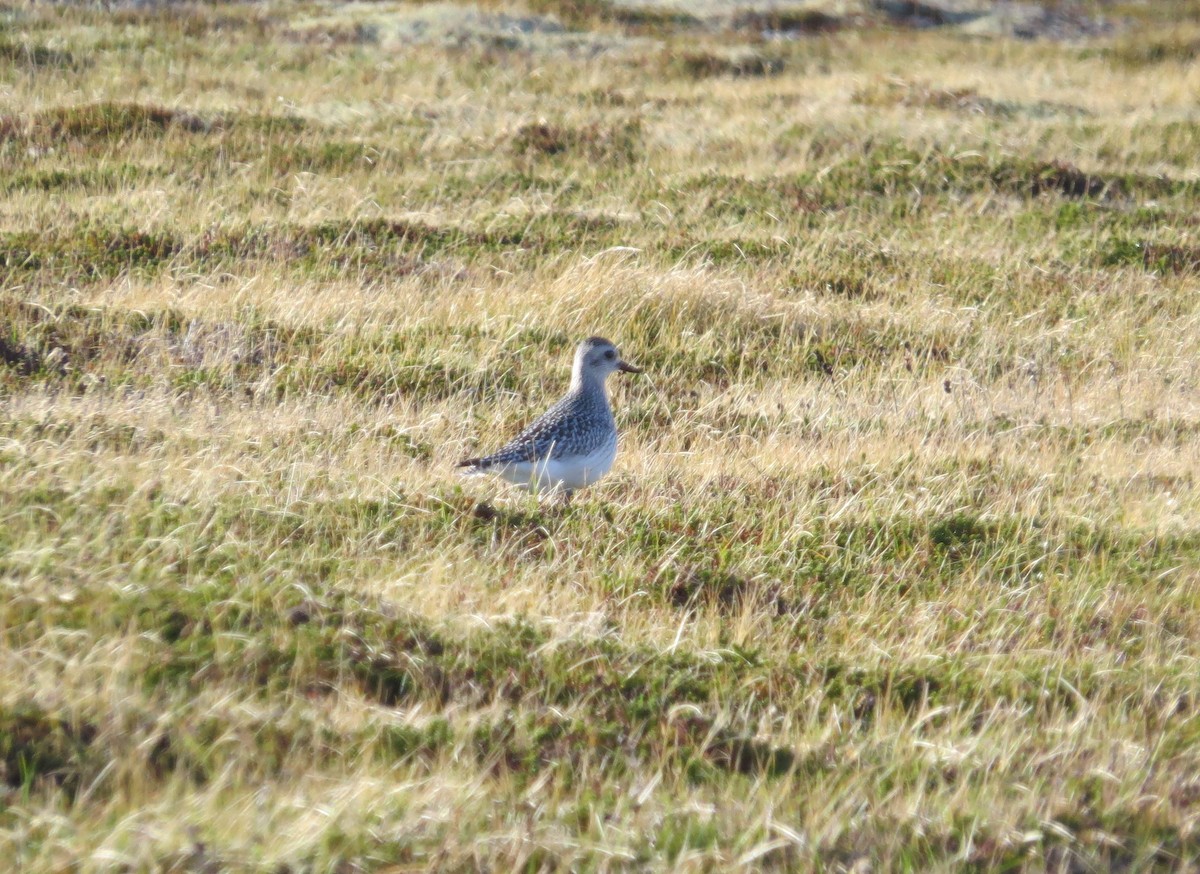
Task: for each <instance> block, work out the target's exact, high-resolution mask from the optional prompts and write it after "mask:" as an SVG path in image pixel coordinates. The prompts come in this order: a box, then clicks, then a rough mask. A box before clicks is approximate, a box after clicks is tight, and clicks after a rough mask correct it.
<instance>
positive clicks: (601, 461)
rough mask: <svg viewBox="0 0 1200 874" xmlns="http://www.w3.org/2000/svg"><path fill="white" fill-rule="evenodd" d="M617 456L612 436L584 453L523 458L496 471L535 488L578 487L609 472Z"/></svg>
mask: <svg viewBox="0 0 1200 874" xmlns="http://www.w3.org/2000/svg"><path fill="white" fill-rule="evenodd" d="M616 457H617V441H616V437H615V435H614V437H613V439H612V440H609V441H607V442H606V443H605V444H604V445H603V446H601V447H599V448H598V449H597V450H596V451H595V452H591V453H589V454H587V455H571V456H566V457H563V458H545V459H540V460H538V461H522V462H518V463H516V464H510V465H507V466H506V467H504V468H503V469H502V470H499V471H498V473H499V474H500V476H502V477H504V479H506V480H508V481H509V482H510V483H515V484H516V485H519V486H524V487H525V488H528V489H535V490H537V491H548V490H553V489H572V490H573V489H581V488H583V487H584V486H590V485H591V484H592V483H594V482H596V480H598V479H600V478H601V477H602V476H604V475H605V474H606V473H608V472H609V470H610V469H612V466H613V461H614V460H616Z"/></svg>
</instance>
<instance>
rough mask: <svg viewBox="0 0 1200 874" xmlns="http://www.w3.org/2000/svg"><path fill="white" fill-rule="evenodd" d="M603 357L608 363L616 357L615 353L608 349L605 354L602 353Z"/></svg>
mask: <svg viewBox="0 0 1200 874" xmlns="http://www.w3.org/2000/svg"><path fill="white" fill-rule="evenodd" d="M604 357H605V358H607V359H608V360H609V361H612V360H613V359H614V358H616V357H617V353H616V352H614V351H613V350H612V349H609V350H608V351H607V352H605V353H604Z"/></svg>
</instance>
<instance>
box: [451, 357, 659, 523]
mask: <svg viewBox="0 0 1200 874" xmlns="http://www.w3.org/2000/svg"><path fill="white" fill-rule="evenodd" d="M614 370H621V371H624V372H625V373H641V372H642V369H641V368H640V367H634V366H633V365H632V364H630V363H629V362H627V361H622V360H621V356H620V355H619V354H617V347H616V346H614V345H613V344H612V343H610V342H609V341H608V340H605V339H604V338H603V337H589V338H588V339H586V340H584V341H583V342H582V343H580V344H579V345H578V346H577V347H576V348H575V364H574V367H573V368H572V370H571V387H570V388H569V389H567V393H566V395H565V396H564V397H563V399H562V400H560V401H559V402H558V403H556V404H555V405H554V406H552V407H551V408H550V409H548V410H547V411H546V412H545V413H543V414H542V415H541V416H539V417H538V418H537V420H536V421H534V423H533V424H532V425H530V426H529V427H528V428H526V429H525V430H524V431H522V432H521V433H520V434H519V435H517V437H515V438H514V439H513V440H511V441H510V442H509V443H508V444H506V445H505V446H504V447H503V448H502V449H500V450H499V451H498V452H495V453H493V454H492V455H486V456H484V457H482V458H468V459H466V460H465V461H461V462H459V464H458V466H459V467H462V468H466V469H467V471H468V472H470V473H495V474H498V475H499V476H501V477H503V478H504V479H506V480H508V481H509V482H510V483H515V484H516V485H519V486H521V487H522V488H526V489H530V490H534V491H561V492H562V493H563V496H564V497H565V498H566V500H568V501H569V500H570V499H571V494H572V492H574V491H575V490H576V489H581V488H583V487H584V486H590V485H591V484H592V483H594V482H595V481H596V480H598V479H600V477H602V476H604V475H605V474H606V473H608V471H609V468H611V467H612V464H613V460H614V459H615V458H616V457H617V423H616V420H614V419H613V414H612V407H610V406H609V403H608V390H607V388H606V387H605V380H607V379H608V375H609V374H610V373H612V372H613V371H614Z"/></svg>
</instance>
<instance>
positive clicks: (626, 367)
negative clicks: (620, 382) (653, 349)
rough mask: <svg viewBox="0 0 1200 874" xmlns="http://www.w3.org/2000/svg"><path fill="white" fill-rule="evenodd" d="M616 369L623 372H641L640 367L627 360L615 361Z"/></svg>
mask: <svg viewBox="0 0 1200 874" xmlns="http://www.w3.org/2000/svg"><path fill="white" fill-rule="evenodd" d="M617 370H620V371H622V372H623V373H642V372H643V371H642V368H640V367H634V366H633V365H632V364H630V363H629V362H628V361H618V362H617Z"/></svg>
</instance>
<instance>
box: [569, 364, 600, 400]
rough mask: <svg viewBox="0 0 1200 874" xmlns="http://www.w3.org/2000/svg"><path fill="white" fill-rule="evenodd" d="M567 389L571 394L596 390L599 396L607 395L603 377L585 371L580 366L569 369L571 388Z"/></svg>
mask: <svg viewBox="0 0 1200 874" xmlns="http://www.w3.org/2000/svg"><path fill="white" fill-rule="evenodd" d="M569 391H570V392H571V394H583V393H584V392H593V391H598V392H600V394H601V396H603V397H605V398H607V397H608V389H607V387H606V386H605V380H604V377H603V376H601V375H600V374H598V373H595V372H593V371H585V370H584V369H583V368H580V367H576V368H575V369H574V370H572V371H571V388H570V389H569Z"/></svg>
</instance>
